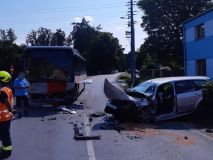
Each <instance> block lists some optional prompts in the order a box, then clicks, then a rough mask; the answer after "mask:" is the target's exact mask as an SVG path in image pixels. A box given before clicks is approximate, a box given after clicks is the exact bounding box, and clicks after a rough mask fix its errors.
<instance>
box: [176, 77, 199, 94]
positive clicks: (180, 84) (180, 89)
mask: <svg viewBox="0 0 213 160" xmlns="http://www.w3.org/2000/svg"><path fill="white" fill-rule="evenodd" d="M195 90H196V87H195V84H194V83H193V81H191V80H187V81H177V82H175V91H176V93H177V94H181V93H186V92H192V91H195Z"/></svg>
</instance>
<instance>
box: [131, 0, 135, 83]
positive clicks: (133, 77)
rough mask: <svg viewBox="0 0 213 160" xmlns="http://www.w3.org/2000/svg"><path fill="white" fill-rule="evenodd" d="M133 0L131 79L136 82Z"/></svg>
mask: <svg viewBox="0 0 213 160" xmlns="http://www.w3.org/2000/svg"><path fill="white" fill-rule="evenodd" d="M133 16H134V14H133V0H131V1H130V17H131V18H130V24H131V52H130V54H131V55H130V57H131V81H132V86H133V85H134V83H135V28H134V17H133Z"/></svg>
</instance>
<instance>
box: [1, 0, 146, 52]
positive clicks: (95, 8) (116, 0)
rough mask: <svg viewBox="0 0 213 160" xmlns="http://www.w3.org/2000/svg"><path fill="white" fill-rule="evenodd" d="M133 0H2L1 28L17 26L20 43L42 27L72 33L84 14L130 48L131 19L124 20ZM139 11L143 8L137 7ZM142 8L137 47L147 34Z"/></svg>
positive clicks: (138, 23)
mask: <svg viewBox="0 0 213 160" xmlns="http://www.w3.org/2000/svg"><path fill="white" fill-rule="evenodd" d="M128 1H129V0H107V1H106V0H34V1H33V0H1V7H0V8H1V9H0V29H8V28H13V29H14V30H15V33H16V35H17V37H18V39H17V41H16V42H17V43H19V44H20V43H22V42H25V38H26V35H27V34H28V33H29V32H30V31H31V30H32V29H35V30H37V29H38V28H39V27H46V28H49V29H51V30H52V31H55V30H56V29H58V28H61V29H62V30H64V31H65V33H66V35H68V34H69V33H70V32H71V31H72V26H71V25H70V24H71V23H72V22H76V21H79V19H81V18H82V17H87V19H88V20H90V25H91V26H98V25H99V24H101V26H102V28H103V29H102V31H106V32H112V33H113V35H114V36H115V37H117V38H118V39H119V41H120V44H122V46H123V47H124V48H126V50H125V52H126V53H127V52H128V51H129V48H130V39H127V38H125V31H129V29H130V28H128V27H127V20H124V19H120V17H123V16H125V15H126V14H127V11H128V7H127V6H126V5H127V2H128ZM135 10H137V11H139V9H137V7H136V6H135ZM142 14H143V13H142V11H139V12H138V13H137V15H135V20H136V21H137V23H136V24H135V41H136V49H137V48H139V47H140V45H141V44H142V43H143V41H144V38H145V37H146V34H145V33H144V31H143V29H142V28H141V27H140V23H141V18H140V17H141V16H142Z"/></svg>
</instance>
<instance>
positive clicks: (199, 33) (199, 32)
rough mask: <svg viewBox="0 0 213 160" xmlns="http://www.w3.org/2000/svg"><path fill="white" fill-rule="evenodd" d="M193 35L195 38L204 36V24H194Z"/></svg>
mask: <svg viewBox="0 0 213 160" xmlns="http://www.w3.org/2000/svg"><path fill="white" fill-rule="evenodd" d="M195 37H196V40H199V39H202V38H204V37H205V28H204V24H203V23H202V24H200V25H198V26H196V28H195Z"/></svg>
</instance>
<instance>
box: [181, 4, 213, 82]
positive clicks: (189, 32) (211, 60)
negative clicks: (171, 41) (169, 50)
mask: <svg viewBox="0 0 213 160" xmlns="http://www.w3.org/2000/svg"><path fill="white" fill-rule="evenodd" d="M183 37H184V39H183V42H184V61H185V62H184V65H185V66H184V68H185V75H187V76H195V75H203V76H208V77H210V78H211V79H213V8H212V9H210V10H207V11H205V12H204V13H202V14H200V15H198V16H196V17H194V18H192V19H189V20H188V21H186V22H184V23H183Z"/></svg>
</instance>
